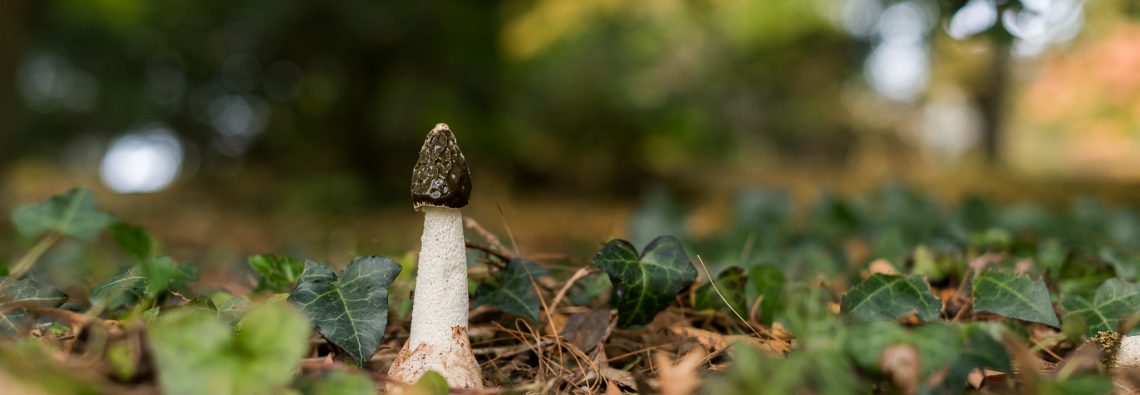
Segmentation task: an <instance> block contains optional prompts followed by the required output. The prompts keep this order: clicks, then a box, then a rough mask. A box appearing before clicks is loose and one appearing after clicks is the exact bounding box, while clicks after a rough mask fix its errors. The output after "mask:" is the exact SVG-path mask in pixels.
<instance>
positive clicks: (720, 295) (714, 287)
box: [697, 255, 764, 337]
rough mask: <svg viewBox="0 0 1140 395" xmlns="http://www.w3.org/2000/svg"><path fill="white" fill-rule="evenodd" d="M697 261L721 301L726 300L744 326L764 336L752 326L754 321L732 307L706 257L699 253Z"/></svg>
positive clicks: (759, 335) (726, 304)
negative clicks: (749, 320)
mask: <svg viewBox="0 0 1140 395" xmlns="http://www.w3.org/2000/svg"><path fill="white" fill-rule="evenodd" d="M697 262H700V264H701V270H704V272H705V277H706V278H708V279H709V285H712V288H713V291H716V296H718V297H720V301H721V302H724V305H725V306H728V309H729V310H730V311H732V314H734V315H736V318H737V319H739V320H740V322H742V323H744V326H747V327H748V329H750V330H752V333H753V334H755V335H756V337H764V335H761V334H760V331H758V330H756V327H754V326H752V323H750V322H748V320H746V319H744V316H742V315H740V312H739V311H736V308H735V307H732V303H728V299H726V298H725V297H724V294H723V293H721V292H720V287H718V286H717V285H716V280H714V279H713V276H712V274H710V273H709V267H708V266H706V265H705V261H704V259H701V256H700V255H697Z"/></svg>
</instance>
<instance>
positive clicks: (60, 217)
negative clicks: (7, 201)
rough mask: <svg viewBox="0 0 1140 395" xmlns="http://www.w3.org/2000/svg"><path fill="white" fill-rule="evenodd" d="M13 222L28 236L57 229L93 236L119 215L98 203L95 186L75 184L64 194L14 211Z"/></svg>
mask: <svg viewBox="0 0 1140 395" xmlns="http://www.w3.org/2000/svg"><path fill="white" fill-rule="evenodd" d="M12 222H13V223H14V224H16V230H17V231H19V232H20V234H21V235H23V236H24V237H28V238H34V237H39V236H40V235H43V234H44V233H48V232H55V233H58V234H61V235H65V236H71V237H74V238H77V239H80V240H91V239H94V238H95V236H97V235H98V234H99V232H102V231H103V229H104V228H106V227H108V226H110V225H111V224H113V223H115V222H116V219H115V217H113V216H111V215H110V214H107V213H105V212H103V211H102V210H99V208H98V207H96V206H95V198H94V197H93V196H92V194H91V190H89V189H86V188H72V189H71V190H69V191H67V192H66V193H64V194H62V195H56V196H53V197H51V198H48V199H47V200H44V201H42V202H39V203H33V204H28V205H24V206H21V207H19V208H17V209H16V210H15V211H13V212H12Z"/></svg>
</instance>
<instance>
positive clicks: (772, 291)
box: [741, 265, 784, 325]
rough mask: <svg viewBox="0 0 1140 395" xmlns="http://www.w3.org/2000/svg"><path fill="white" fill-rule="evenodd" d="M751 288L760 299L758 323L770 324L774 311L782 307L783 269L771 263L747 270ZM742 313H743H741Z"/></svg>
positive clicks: (774, 316)
mask: <svg viewBox="0 0 1140 395" xmlns="http://www.w3.org/2000/svg"><path fill="white" fill-rule="evenodd" d="M748 279H749V280H751V282H752V290H753V291H754V292H756V295H755V296H756V297H759V298H763V299H761V300H760V323H762V324H764V325H771V324H772V320H773V319H775V318H776V312H778V311H780V310H783V308H784V297H783V296H784V295H783V294H784V271H783V270H780V268H778V267H776V266H772V265H760V266H756V267H753V268H752V270H749V271H748ZM741 314H743V313H741Z"/></svg>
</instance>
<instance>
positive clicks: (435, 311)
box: [388, 123, 483, 391]
mask: <svg viewBox="0 0 1140 395" xmlns="http://www.w3.org/2000/svg"><path fill="white" fill-rule="evenodd" d="M470 197H471V171H470V170H469V169H468V168H467V159H466V158H464V157H463V153H462V152H460V151H459V144H457V143H456V142H455V135H454V134H452V133H451V129H450V128H448V126H447V125H446V124H442V123H441V124H437V125H435V128H433V129H432V130H431V132H428V135H427V139H425V140H424V145H423V148H420V158H419V160H418V161H416V167H415V169H413V170H412V202H413V206H414V207H415V209H416V210H419V211H421V212H423V213H424V233H423V236H422V237H421V238H420V258H419V267H418V271H419V272H418V274H417V275H416V287H415V297H413V299H412V330H411V334H410V336H409V337H408V341H407V342H406V343H404V348H402V349H400V353H399V354H397V355H396V359H395V360H394V361H393V362H392V367H391V368H390V369H389V370H388V375H389V376H391V377H392V378H394V379H396V380H399V381H402V382H405V383H414V382H416V381H418V380H419V379H420V376H423V374H424V373H426V372H428V371H436V372H439V374H440V375H442V376H443V378H445V379H447V383H448V384H449V385H450V386H452V387H458V388H483V375H482V372H481V371H480V370H479V363H478V362H476V361H475V354H474V352H472V350H471V339H470V338H468V336H467V313H468V300H467V251H466V247H465V245H464V239H463V215H462V214H460V212H459V208H460V207H463V206H466V205H467V201H468V200H469V199H470ZM393 389H394V388H392V387H391V386H389V391H392V390H393Z"/></svg>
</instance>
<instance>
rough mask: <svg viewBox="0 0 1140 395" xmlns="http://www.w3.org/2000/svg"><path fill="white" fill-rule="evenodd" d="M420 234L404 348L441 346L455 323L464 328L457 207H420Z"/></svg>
mask: <svg viewBox="0 0 1140 395" xmlns="http://www.w3.org/2000/svg"><path fill="white" fill-rule="evenodd" d="M422 210H423V213H424V234H423V236H422V237H421V238H420V262H419V267H418V269H417V270H418V273H417V274H416V289H415V298H414V300H413V301H412V303H413V304H412V333H411V337H410V338H409V339H408V348H410V349H413V350H414V349H415V348H416V347H417V346H419V345H420V344H421V343H427V344H431V345H434V346H442V345H444V344H446V343H447V342H448V341H449V339H450V338H451V334H450V333H451V330H452V328H455V327H461V328H463V329H464V330H466V329H467V312H468V300H467V249H466V247H465V246H464V242H463V215H462V214H460V213H459V209H457V208H446V207H432V206H425V207H423V208H422Z"/></svg>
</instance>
